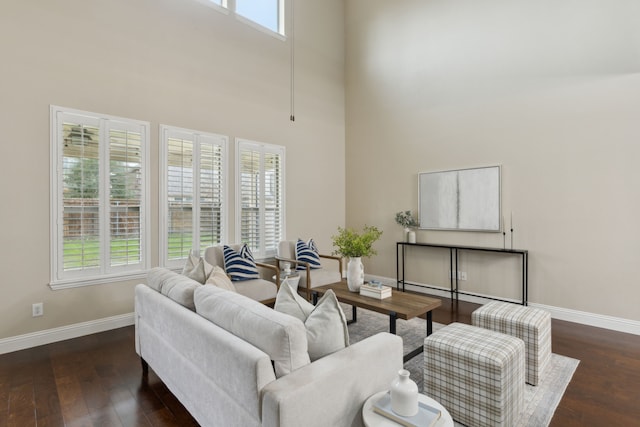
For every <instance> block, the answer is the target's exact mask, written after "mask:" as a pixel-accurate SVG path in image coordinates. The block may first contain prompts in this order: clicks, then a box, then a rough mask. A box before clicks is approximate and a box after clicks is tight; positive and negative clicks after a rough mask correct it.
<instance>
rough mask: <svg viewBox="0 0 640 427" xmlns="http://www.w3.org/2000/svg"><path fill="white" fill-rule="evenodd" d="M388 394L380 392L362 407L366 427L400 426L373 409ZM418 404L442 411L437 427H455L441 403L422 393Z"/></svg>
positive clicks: (419, 395)
mask: <svg viewBox="0 0 640 427" xmlns="http://www.w3.org/2000/svg"><path fill="white" fill-rule="evenodd" d="M388 393H389V392H388V391H386V390H385V391H381V392H378V393H376V394H374V395H373V396H371V397H369V398H368V399H367V400H366V401H365V402H364V405H363V407H362V421H364V425H365V427H397V426H398V425H399V424H398V423H397V422H395V421H392V420H391V419H389V418H387V417H385V416H383V415H380V414H378V413H376V411H375V410H374V409H373V407H374V405H375V404H376V402H379V401H380V399H382V398H383V397H384V395H388ZM418 402H419V404H425V405H428V406H430V407H432V408H434V409H436V410H439V411H440V418H439V419H438V421H437V422H436V423H435V424H434V426H435V427H454V424H453V419H452V418H451V415H450V414H449V412H448V411H447V410H446V409H445V408H444V406H442V405H441V404H440V403H439V402H437V401H435V400H434V399H432V398H430V397H429V396H425V395H424V394H422V393H420V394H418Z"/></svg>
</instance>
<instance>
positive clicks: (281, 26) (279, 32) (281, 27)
mask: <svg viewBox="0 0 640 427" xmlns="http://www.w3.org/2000/svg"><path fill="white" fill-rule="evenodd" d="M231 1H232V2H233V5H232V6H233V13H234V15H235V16H236V19H237V20H239V21H240V22H243V23H245V24H247V25H249V26H251V27H253V28H255V29H257V30H260V31H263V32H266V33H267V34H270V35H272V36H274V37H276V38H279V39H281V40H286V33H285V13H284V11H285V0H277V3H278V10H277V20H278V22H277V27H278V28H277V29H276V30H275V31H274V30H272V29H271V28H269V27H266V26H264V25H262V24H261V23H259V22H257V21H254V20H253V19H251V18H249V17H248V16H245V15H242V14H240V13H238V8H237V0H231Z"/></svg>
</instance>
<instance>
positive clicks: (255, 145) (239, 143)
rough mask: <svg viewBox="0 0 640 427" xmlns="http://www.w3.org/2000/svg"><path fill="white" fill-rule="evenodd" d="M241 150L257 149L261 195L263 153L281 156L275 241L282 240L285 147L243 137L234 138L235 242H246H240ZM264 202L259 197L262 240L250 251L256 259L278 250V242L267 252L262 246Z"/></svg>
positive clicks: (283, 229)
mask: <svg viewBox="0 0 640 427" xmlns="http://www.w3.org/2000/svg"><path fill="white" fill-rule="evenodd" d="M243 150H255V151H258V152H259V153H260V189H259V194H261V195H263V196H264V194H265V183H266V180H265V170H264V164H265V154H266V153H271V154H277V155H279V156H280V157H281V159H282V160H281V162H280V167H281V169H280V182H281V185H282V188H281V192H282V195H281V200H280V201H281V205H280V217H281V218H282V219H281V221H280V230H281V237H280V239H276V241H279V240H282V238H283V236H285V235H286V229H285V227H286V223H287V218H286V211H287V209H286V204H287V196H286V194H287V188H286V181H287V179H286V169H287V166H286V162H287V158H286V155H287V149H286V147H285V146H283V145H275V144H268V143H264V142H259V141H254V140H250V139H244V138H236V139H235V178H234V180H235V212H236V216H235V236H234V240H235V242H236V243H246V242H242V182H241V181H242V180H241V171H242V165H241V162H242V155H241V154H242V151H243ZM264 205H265V202H264V198H263V197H261V198H260V201H259V207H258V208H259V212H260V213H259V220H260V234H261V236H260V241H261V242H262V245H263V247H260V248H251V251H252V252H253V256H254V257H255V258H256V259H258V260H264V259H267V258H273V257H274V256H275V255H276V253H277V251H278V243H276V247H275V248H274V250H273V251H269V252H267V250H266V248H265V247H264V242H265V241H266V239H265V238H264V232H265V206H264Z"/></svg>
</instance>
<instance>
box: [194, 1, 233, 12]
mask: <svg viewBox="0 0 640 427" xmlns="http://www.w3.org/2000/svg"><path fill="white" fill-rule="evenodd" d="M196 1H197V2H198V3H200V4H202V5H204V6H207V7H210V8H212V9H214V10H216V11H218V12H220V13H223V14H225V15H229V9H228V7H227V2H226V0H222V5H219V4H216V3H214V2H212V1H209V0H196Z"/></svg>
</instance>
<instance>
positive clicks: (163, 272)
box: [147, 267, 202, 310]
mask: <svg viewBox="0 0 640 427" xmlns="http://www.w3.org/2000/svg"><path fill="white" fill-rule="evenodd" d="M147 285H148V286H149V287H150V288H152V289H154V290H156V291H158V292H160V293H161V294H162V295H165V296H167V297H169V298H171V299H172V300H173V301H175V302H177V303H178V304H180V305H183V306H185V307H187V308H189V309H190V310H194V309H195V305H194V302H193V292H194V291H195V290H196V288H199V287H201V286H202V285H201V284H200V283H198V282H196V281H195V280H193V279H190V278H188V277H187V276H183V275H181V274H178V273H176V272H174V271H171V270H168V269H166V268H163V267H155V268H152V269H151V270H149V272H148V273H147Z"/></svg>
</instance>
